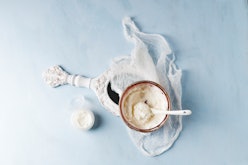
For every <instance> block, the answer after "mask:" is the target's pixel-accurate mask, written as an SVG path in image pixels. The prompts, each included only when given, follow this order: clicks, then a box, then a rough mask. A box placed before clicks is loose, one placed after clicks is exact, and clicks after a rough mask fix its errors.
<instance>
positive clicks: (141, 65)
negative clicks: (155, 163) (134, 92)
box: [110, 17, 182, 156]
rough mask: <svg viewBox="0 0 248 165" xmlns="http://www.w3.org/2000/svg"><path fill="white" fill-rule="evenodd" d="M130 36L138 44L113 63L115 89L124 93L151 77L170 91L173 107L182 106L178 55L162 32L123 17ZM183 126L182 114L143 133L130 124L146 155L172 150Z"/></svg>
mask: <svg viewBox="0 0 248 165" xmlns="http://www.w3.org/2000/svg"><path fill="white" fill-rule="evenodd" d="M123 27H124V32H125V36H126V38H127V39H128V40H129V41H131V42H133V43H134V44H135V47H134V50H133V51H132V53H131V56H124V57H118V58H116V59H115V60H114V62H113V64H112V66H111V69H110V70H111V71H112V73H111V75H112V77H111V84H112V89H113V90H114V91H117V92H118V93H119V94H120V95H121V94H122V92H123V90H124V89H125V88H126V87H127V86H129V85H130V84H132V83H133V82H136V81H139V80H151V81H155V82H157V83H159V84H160V85H162V86H163V87H164V88H165V89H166V91H167V92H168V94H169V96H170V99H171V105H172V109H173V110H178V109H182V106H181V96H182V89H181V76H182V72H181V70H180V69H177V68H176V65H175V63H174V60H175V55H174V53H173V52H172V51H171V49H170V47H169V45H168V43H167V41H166V40H165V39H164V37H162V36H161V35H158V34H146V33H143V32H140V30H139V29H138V28H137V27H136V25H135V24H134V22H133V21H132V20H131V19H130V18H129V17H127V18H124V19H123ZM181 130H182V117H181V116H173V115H171V116H170V117H169V119H168V120H167V121H166V124H165V125H164V126H163V127H162V128H160V129H159V130H157V131H155V132H151V133H141V132H137V131H135V130H132V129H129V128H127V131H128V133H129V135H130V138H131V139H132V141H133V143H134V144H135V146H136V147H137V148H138V149H139V150H140V151H141V152H142V153H144V154H145V155H148V156H156V155H159V154H161V153H163V152H164V151H166V150H168V149H169V148H170V147H171V146H172V144H173V143H174V142H175V140H176V139H177V138H178V136H179V134H180V132H181Z"/></svg>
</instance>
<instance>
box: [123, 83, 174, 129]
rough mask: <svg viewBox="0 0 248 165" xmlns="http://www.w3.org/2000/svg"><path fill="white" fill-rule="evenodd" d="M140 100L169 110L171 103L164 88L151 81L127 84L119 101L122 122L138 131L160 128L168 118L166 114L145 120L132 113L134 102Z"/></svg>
mask: <svg viewBox="0 0 248 165" xmlns="http://www.w3.org/2000/svg"><path fill="white" fill-rule="evenodd" d="M139 102H142V103H145V104H147V105H149V107H152V108H157V109H162V110H167V111H168V110H170V108H171V103H170V98H169V95H168V93H167V92H166V91H165V89H164V88H163V87H162V86H161V85H159V84H158V83H155V82H153V81H139V82H136V83H134V84H132V85H130V86H128V87H127V88H126V89H125V90H124V92H123V94H122V96H121V99H120V101H119V107H120V114H121V118H122V119H123V121H124V123H125V124H126V125H127V126H128V127H129V128H131V129H133V130H136V131H139V132H152V131H155V130H158V129H159V128H161V127H162V126H163V125H164V124H165V123H166V120H167V119H168V117H169V116H168V115H165V114H156V115H153V116H150V117H149V120H147V121H145V122H144V121H140V120H138V119H137V118H136V117H135V115H134V113H135V112H134V106H135V104H137V103H139Z"/></svg>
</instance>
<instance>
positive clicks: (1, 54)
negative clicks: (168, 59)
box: [0, 0, 248, 165]
mask: <svg viewBox="0 0 248 165" xmlns="http://www.w3.org/2000/svg"><path fill="white" fill-rule="evenodd" d="M124 16H131V17H134V20H135V21H136V22H137V24H138V26H139V27H140V28H141V30H142V31H144V32H149V33H159V34H162V35H164V36H165V37H166V38H167V39H168V41H169V43H170V44H171V46H172V49H173V50H174V52H175V53H176V56H177V61H176V63H177V65H178V66H179V67H180V68H181V69H183V73H184V76H183V107H184V108H189V109H192V111H193V114H192V115H191V116H190V117H185V118H184V120H183V124H184V128H183V131H182V133H181V134H180V137H179V139H178V140H177V141H176V143H175V144H174V145H173V147H172V148H171V149H170V150H169V151H167V152H165V153H164V154H162V155H161V156H158V157H154V158H151V157H146V156H143V155H142V154H141V153H140V152H139V151H138V150H137V149H136V148H135V146H134V145H133V144H132V142H131V141H130V139H129V137H128V135H127V132H126V129H125V126H124V124H123V123H122V122H121V120H120V119H119V118H117V117H114V116H113V115H112V114H110V113H109V112H107V111H105V110H104V109H103V108H102V107H101V106H100V105H99V103H98V101H97V99H96V97H95V95H94V93H93V92H91V91H90V90H87V89H78V88H73V87H69V86H65V87H60V88H57V89H51V88H48V87H47V86H46V85H45V84H44V83H43V80H42V79H41V73H42V72H43V71H44V69H46V68H47V67H49V66H51V65H54V64H60V65H62V66H64V67H65V68H66V69H67V70H68V71H69V72H72V73H78V74H83V75H87V76H90V77H95V76H97V75H99V74H101V73H102V72H103V71H105V70H106V69H107V68H108V66H109V64H110V62H111V59H112V58H113V57H116V56H119V55H124V54H129V53H130V52H131V49H132V46H133V45H132V44H130V43H128V42H127V41H126V40H125V38H124V36H123V29H122V25H121V20H122V18H123V17H124ZM0 76H1V81H0V82H1V83H0V91H1V93H0V100H1V104H0V164H1V165H29V164H30V165H31V164H35V165H44V164H46V165H55V164H59V165H69V164H70V165H71V164H73V165H79V164H90V165H95V164H99V165H100V164H123V165H124V164H125V165H126V164H144V165H146V164H190V165H198V164H202V165H204V164H218V165H219V164H228V165H229V164H238V165H245V164H248V152H247V151H248V149H247V147H248V140H247V139H248V131H247V125H248V119H247V116H248V101H247V95H248V87H247V85H248V2H247V1H246V0H236V1H234V0H226V1H224V0H218V1H216V0H209V1H198V0H193V1H190V2H189V1H188V2H186V1H183V0H166V1H163V0H159V1H158V0H157V1H153V3H152V2H151V1H150V2H148V1H146V2H145V1H141V0H140V1H124V0H122V1H121V0H119V1H100V0H99V1H90V0H89V1H84V0H71V1H57V0H45V1H41V0H34V1H31V0H30V1H28V0H25V1H17V0H16V1H7V0H6V1H4V0H1V1H0ZM78 95H85V96H86V97H88V98H90V99H91V100H92V102H93V103H94V104H95V107H96V108H95V109H94V112H95V114H96V115H97V117H98V122H99V124H98V126H97V127H96V128H95V129H94V130H92V131H90V132H80V131H77V130H75V129H73V128H72V127H71V125H70V114H71V112H70V110H69V104H70V101H71V100H72V99H73V98H75V97H77V96H78Z"/></svg>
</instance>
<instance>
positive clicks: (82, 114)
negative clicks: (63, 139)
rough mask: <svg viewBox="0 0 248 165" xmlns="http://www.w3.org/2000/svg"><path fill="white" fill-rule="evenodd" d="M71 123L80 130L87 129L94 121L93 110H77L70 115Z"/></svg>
mask: <svg viewBox="0 0 248 165" xmlns="http://www.w3.org/2000/svg"><path fill="white" fill-rule="evenodd" d="M71 122H72V125H73V126H74V127H76V128H78V129H81V130H89V129H91V128H92V126H93V125H94V122H95V117H94V114H93V112H91V111H90V110H77V111H75V112H74V113H73V114H72V116H71Z"/></svg>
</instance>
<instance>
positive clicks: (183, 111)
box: [151, 108, 192, 115]
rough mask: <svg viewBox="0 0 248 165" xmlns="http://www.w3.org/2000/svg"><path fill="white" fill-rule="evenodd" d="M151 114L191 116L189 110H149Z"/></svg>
mask: <svg viewBox="0 0 248 165" xmlns="http://www.w3.org/2000/svg"><path fill="white" fill-rule="evenodd" d="M151 110H152V113H154V114H165V115H191V113H192V111H191V110H188V109H186V110H173V111H167V110H158V109H154V108H151Z"/></svg>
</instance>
